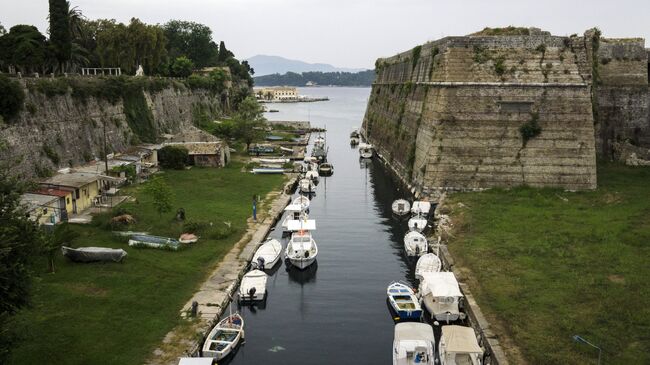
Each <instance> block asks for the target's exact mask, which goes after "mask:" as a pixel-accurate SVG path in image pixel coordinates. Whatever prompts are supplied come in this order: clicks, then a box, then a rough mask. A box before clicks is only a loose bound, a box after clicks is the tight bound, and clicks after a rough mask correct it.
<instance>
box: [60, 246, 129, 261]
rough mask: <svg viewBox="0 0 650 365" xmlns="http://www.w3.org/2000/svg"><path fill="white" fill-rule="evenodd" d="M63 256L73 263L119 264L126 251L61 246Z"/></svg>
mask: <svg viewBox="0 0 650 365" xmlns="http://www.w3.org/2000/svg"><path fill="white" fill-rule="evenodd" d="M61 252H62V253H63V256H65V257H67V258H68V259H70V260H71V261H74V262H94V261H113V262H120V261H122V259H124V258H125V257H126V255H127V254H126V251H124V250H122V249H121V248H120V249H116V248H107V247H77V248H72V247H67V246H61Z"/></svg>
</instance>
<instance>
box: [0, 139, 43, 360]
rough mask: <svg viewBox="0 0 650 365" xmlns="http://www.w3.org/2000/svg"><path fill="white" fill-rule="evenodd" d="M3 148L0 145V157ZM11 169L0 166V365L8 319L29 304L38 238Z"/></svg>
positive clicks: (9, 334) (9, 339)
mask: <svg viewBox="0 0 650 365" xmlns="http://www.w3.org/2000/svg"><path fill="white" fill-rule="evenodd" d="M5 148H6V146H4V145H0V153H4V152H3V151H2V150H3V149H5ZM10 167H11V166H6V165H2V166H0V363H3V364H6V360H7V358H8V356H9V354H10V351H11V349H12V348H13V347H14V345H13V341H14V339H15V334H14V332H13V331H14V330H13V328H12V318H13V316H14V315H15V314H16V312H18V310H19V309H21V308H22V307H24V306H26V305H27V304H28V303H29V298H30V292H31V290H30V289H31V283H32V269H31V267H32V266H33V258H34V256H35V255H36V254H37V252H38V247H39V245H40V242H41V238H40V237H41V235H40V232H39V229H38V225H37V224H36V223H35V222H33V221H32V220H30V219H29V218H27V214H26V211H25V208H24V207H22V206H21V204H20V195H21V194H22V192H23V191H24V189H25V188H26V186H25V184H24V183H23V182H22V181H20V180H19V179H17V178H14V177H11V176H10V175H9V171H10V170H11V169H10Z"/></svg>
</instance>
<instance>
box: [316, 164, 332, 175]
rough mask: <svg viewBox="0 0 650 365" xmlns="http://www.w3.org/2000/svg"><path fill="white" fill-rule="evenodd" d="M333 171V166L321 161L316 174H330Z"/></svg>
mask: <svg viewBox="0 0 650 365" xmlns="http://www.w3.org/2000/svg"><path fill="white" fill-rule="evenodd" d="M333 173H334V166H332V164H331V163H329V162H323V163H322V164H320V165H319V166H318V174H319V175H321V176H331V175H332V174H333Z"/></svg>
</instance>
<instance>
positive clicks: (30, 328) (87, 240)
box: [12, 163, 283, 364]
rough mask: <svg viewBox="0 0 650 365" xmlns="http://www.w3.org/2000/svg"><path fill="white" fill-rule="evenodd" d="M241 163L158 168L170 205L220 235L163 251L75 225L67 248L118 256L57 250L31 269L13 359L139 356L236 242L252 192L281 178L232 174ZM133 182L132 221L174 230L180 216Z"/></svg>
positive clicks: (138, 359)
mask: <svg viewBox="0 0 650 365" xmlns="http://www.w3.org/2000/svg"><path fill="white" fill-rule="evenodd" d="M241 167H242V165H241V163H233V164H231V165H230V166H229V167H227V168H224V169H214V168H205V169H201V168H193V169H191V170H189V171H165V172H164V173H163V174H161V176H162V177H164V178H165V180H166V181H167V182H168V183H169V184H170V186H171V187H172V188H173V190H174V191H175V199H174V207H175V208H174V211H175V209H176V208H178V207H183V208H185V210H186V213H187V216H188V218H189V219H201V220H204V221H209V222H213V224H214V225H223V223H222V222H224V221H229V222H232V226H233V227H234V229H235V232H234V233H233V234H231V235H230V236H229V237H227V238H225V239H220V240H215V239H201V240H199V242H198V243H197V244H195V245H194V246H192V247H190V248H188V249H185V250H182V251H179V252H171V251H164V250H155V249H135V248H130V247H128V246H127V245H126V243H125V242H124V240H120V239H118V238H115V237H114V236H112V234H111V232H110V231H109V230H107V229H105V228H104V226H100V225H95V226H91V225H89V226H75V227H74V229H75V230H76V231H77V232H79V234H80V237H79V238H77V239H76V240H75V242H74V244H73V245H74V246H109V247H121V248H124V249H126V250H127V252H128V254H129V255H128V257H127V258H126V261H125V262H124V263H122V264H115V263H110V264H109V263H105V264H101V263H95V264H75V263H71V262H69V261H67V260H64V259H63V257H58V258H57V261H56V264H57V272H56V274H45V273H43V274H42V275H41V279H40V280H39V282H38V283H37V284H36V285H35V295H34V298H33V299H34V300H33V307H32V308H30V309H28V310H25V311H23V312H22V313H21V314H20V315H19V318H18V325H19V326H20V327H21V328H20V332H22V334H24V337H25V338H24V340H23V342H22V344H21V346H19V347H18V348H16V349H15V352H14V357H13V361H12V362H13V363H16V364H142V363H143V362H144V360H145V359H146V358H147V357H148V356H149V355H150V354H151V353H152V351H153V349H154V348H155V347H156V346H157V345H158V344H159V343H160V342H161V340H162V338H163V336H164V335H165V334H166V333H167V332H168V331H170V330H171V329H172V328H174V326H175V325H177V324H178V323H179V322H180V321H179V310H180V309H181V307H182V306H183V305H184V304H185V303H186V301H187V300H189V298H190V297H191V295H192V293H193V292H194V291H195V290H196V289H197V288H198V286H199V284H200V283H201V281H202V279H203V278H205V277H206V275H207V274H208V273H209V271H210V270H211V268H213V267H214V265H215V264H216V262H217V261H218V260H219V259H220V258H221V257H222V256H223V255H224V253H226V252H227V251H228V250H229V249H230V248H231V247H232V245H233V244H234V243H235V242H236V241H238V240H239V238H240V237H241V236H242V233H243V232H244V230H245V227H246V222H245V221H246V218H247V217H248V216H249V215H250V214H251V199H252V195H253V194H259V195H261V196H264V195H266V193H267V192H269V191H271V190H279V189H280V188H281V186H282V183H283V177H282V176H277V175H252V174H250V173H242V172H240V169H241ZM140 189H142V186H139V187H136V188H132V189H131V190H132V191H131V192H130V193H132V194H133V195H135V196H137V197H138V203H137V204H136V203H129V204H126V205H125V207H126V208H127V209H129V210H130V211H132V212H134V213H135V217H136V219H138V223H137V225H136V227H134V229H136V230H147V231H149V232H151V233H152V234H158V235H169V236H172V237H178V235H179V234H180V231H181V224H180V223H177V222H175V221H173V215H174V214H173V213H174V212H171V213H168V214H165V215H164V216H162V217H159V216H158V213H156V212H155V211H154V209H153V206H152V204H151V202H150V200H149V199H148V197H147V196H146V195H143V194H141V193H140V191H139V190H140ZM43 268H45V263H43Z"/></svg>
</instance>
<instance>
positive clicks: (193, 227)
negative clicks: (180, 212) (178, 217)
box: [183, 220, 210, 235]
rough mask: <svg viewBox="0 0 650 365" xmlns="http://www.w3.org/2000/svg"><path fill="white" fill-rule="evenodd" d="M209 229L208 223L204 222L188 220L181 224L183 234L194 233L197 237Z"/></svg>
mask: <svg viewBox="0 0 650 365" xmlns="http://www.w3.org/2000/svg"><path fill="white" fill-rule="evenodd" d="M209 227H210V223H208V222H206V221H200V220H188V221H186V222H185V223H183V233H194V234H196V235H199V234H201V233H203V232H205V230H206V229H207V228H209Z"/></svg>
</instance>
